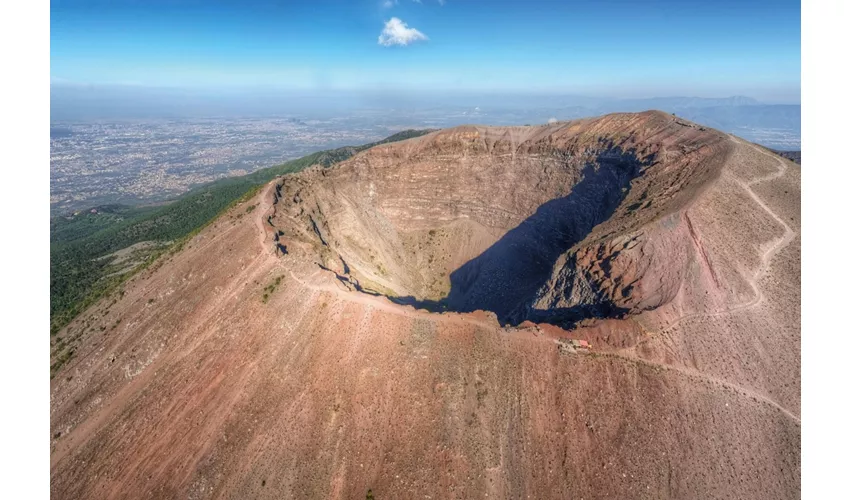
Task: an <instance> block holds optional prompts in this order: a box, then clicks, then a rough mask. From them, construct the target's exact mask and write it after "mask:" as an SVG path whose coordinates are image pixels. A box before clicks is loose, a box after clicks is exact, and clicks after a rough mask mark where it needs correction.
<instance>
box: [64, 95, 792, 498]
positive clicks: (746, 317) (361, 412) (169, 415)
mask: <svg viewBox="0 0 850 500" xmlns="http://www.w3.org/2000/svg"><path fill="white" fill-rule="evenodd" d="M799 221H800V169H799V166H798V165H795V164H793V163H791V162H789V161H788V160H785V159H783V158H781V157H779V156H777V155H775V154H773V153H772V152H770V151H768V150H766V149H763V148H761V147H759V146H756V145H753V144H750V143H747V142H745V141H743V140H740V139H738V138H736V137H733V136H730V135H727V134H724V133H721V132H718V131H716V130H713V129H710V128H706V127H703V126H701V125H698V124H695V123H692V122H689V121H685V120H682V119H680V118H677V117H675V116H671V115H668V114H666V113H662V112H657V111H648V112H643V113H622V114H612V115H606V116H602V117H599V118H592V119H583V120H576V121H570V122H563V123H556V124H552V125H548V126H539V127H482V126H472V125H469V126H462V127H456V128H452V129H447V130H441V131H436V132H432V133H430V134H427V135H424V136H421V137H417V138H413V139H408V140H405V141H401V142H397V143H391V144H384V145H378V146H375V147H373V148H371V149H368V150H366V151H363V152H361V153H358V154H357V155H355V156H354V157H352V158H351V159H349V160H346V161H344V162H342V163H339V164H336V165H334V166H332V167H330V168H325V167H323V166H321V165H317V166H314V167H311V168H309V169H307V170H305V171H303V172H301V173H298V174H293V175H288V176H284V177H281V178H278V179H276V180H275V181H273V182H272V183H270V184H268V185H267V186H266V187H265V188H264V189H262V190H261V191H260V192H259V193H258V194H257V195H256V196H255V197H254V198H252V199H250V200H249V201H247V202H245V203H243V204H241V205H239V206H236V207H234V208H233V209H231V210H230V211H229V212H227V213H226V214H224V215H223V216H221V217H219V218H218V219H217V220H216V221H215V222H214V223H213V224H210V225H209V226H208V227H206V228H205V229H204V230H202V231H201V232H200V233H199V234H198V235H197V236H195V237H194V238H193V239H192V240H191V241H189V242H188V243H187V244H186V245H185V246H184V248H183V249H182V250H181V251H180V252H179V253H176V254H173V255H171V256H169V257H167V258H163V259H161V260H160V261H159V262H157V264H155V265H154V266H152V267H151V268H150V269H149V270H147V271H145V272H143V273H141V274H139V275H137V276H135V277H134V278H132V279H131V280H130V281H129V282H128V283H127V284H126V285H125V287H124V288H123V290H122V292H121V293H116V294H115V295H114V296H112V297H106V298H104V299H103V300H101V301H100V302H99V303H97V304H95V305H94V306H93V307H91V308H90V309H89V310H88V311H87V312H86V313H84V314H82V315H81V316H80V317H78V318H77V319H76V320H74V321H73V322H72V323H71V324H69V325H68V326H67V327H65V328H64V329H63V330H62V331H61V332H60V333H59V336H60V337H61V338H62V339H65V340H66V341H67V342H74V343H75V344H74V345H75V349H76V356H75V357H74V358H73V359H72V360H71V361H69V362H68V363H67V364H65V365H64V366H63V367H62V368H61V370H60V371H59V372H58V373H57V374H56V376H55V378H54V379H53V380H52V382H51V436H52V438H53V441H52V453H51V494H52V496H54V497H55V498H150V497H154V498H175V497H179V498H290V497H296V496H298V497H302V496H303V497H309V498H362V497H364V496H365V495H366V494H367V492H369V491H371V492H372V494H373V495H374V497H375V498H413V497H423V496H424V497H426V498H427V497H430V498H469V497H474V498H479V497H484V496H485V494H486V495H487V496H488V498H529V497H530V498H580V497H584V498H601V497H608V498H642V497H646V498H708V497H712V498H714V497H717V498H720V497H723V498H728V497H733V498H764V499H775V498H788V497H796V496H799V494H800V417H799V415H800V327H799V325H800V295H799V293H800V237H799V234H800V222H799Z"/></svg>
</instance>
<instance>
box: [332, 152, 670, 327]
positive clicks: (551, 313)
mask: <svg viewBox="0 0 850 500" xmlns="http://www.w3.org/2000/svg"><path fill="white" fill-rule="evenodd" d="M653 161H654V158H653V157H652V156H650V157H648V158H646V159H644V160H640V159H639V158H638V157H637V155H636V154H635V152H634V151H624V150H622V149H620V148H619V147H610V146H609V147H607V148H606V149H604V150H603V151H601V152H600V153H599V154H598V155H597V156H596V157H595V159H594V161H591V162H588V163H587V164H586V165H585V166H584V167H583V169H582V178H581V180H580V181H579V182H578V183H577V184H575V185H574V186H573V187H572V189H571V190H570V192H569V194H567V195H566V196H564V197H561V198H557V199H553V200H550V201H548V202H546V203H544V204H542V205H541V206H540V207H538V209H537V210H536V211H535V213H534V214H533V215H531V216H530V217H528V218H527V219H525V220H524V221H522V222H521V223H520V224H519V225H518V226H517V227H515V228H513V229H511V230H510V231H508V232H507V233H506V234H505V235H504V236H503V237H502V238H500V239H499V240H498V241H497V242H496V243H494V244H493V245H492V246H491V247H489V248H488V249H487V250H485V251H484V252H483V253H481V254H480V255H479V256H478V257H475V258H474V259H472V260H470V261H468V262H467V263H465V264H464V265H462V266H461V267H460V268H458V269H457V270H455V271H454V272H452V273H451V275H450V277H449V280H450V289H449V293H448V295H447V296H446V297H445V298H443V299H441V300H428V299H425V300H421V299H417V298H415V297H411V296H406V297H393V296H386V297H387V298H388V299H389V300H390V301H392V302H394V303H396V304H401V305H410V306H413V307H415V308H417V309H424V310H427V311H431V312H448V311H453V312H472V311H476V310H479V309H480V310H485V311H492V312H493V313H495V314H496V316H497V317H498V319H499V323H501V324H502V325H506V324H518V323H521V322H522V321H524V320H532V321H535V322H549V323H553V324H560V325H565V326H569V325H572V324H574V323H576V322H578V321H581V320H582V319H586V318H611V317H623V316H624V315H625V314H626V313H627V312H628V311H627V310H626V309H622V308H618V307H615V306H613V305H606V304H581V305H577V306H574V307H568V308H559V309H550V310H535V309H533V308H532V304H533V302H534V300H535V298H536V297H537V293H538V291H539V290H540V289H541V288H542V287H543V286H544V285H545V284H546V281H547V280H548V279H549V278H550V276H551V275H552V271H553V267H554V265H555V263H556V261H557V259H558V258H559V257H560V256H561V255H562V254H564V253H565V252H567V251H568V250H569V249H570V248H571V247H572V246H573V245H575V244H576V243H578V242H580V241H581V240H583V239H584V238H585V237H586V236H587V235H588V234H589V233H590V232H591V231H592V230H593V228H594V227H595V226H596V225H598V224H599V223H601V222H604V221H605V220H607V219H608V218H609V217H611V215H612V214H613V213H614V211H615V210H616V209H617V207H618V206H619V205H620V203H622V201H623V200H624V199H625V197H626V196H627V195H628V193H629V190H630V188H631V182H632V180H633V179H634V178H636V177H637V176H639V175H640V173H641V171H642V169H643V168H644V167H646V166H648V165H650V164H651V163H652V162H653ZM346 267H347V266H346ZM337 278H338V279H341V280H345V282H347V283H349V284H352V285H354V286H355V289H357V290H358V291H361V292H364V293H369V294H371V295H381V294H379V293H377V292H374V291H372V290H364V289H362V288H361V287H360V286H359V284H356V283H354V282H352V280H351V279H350V278H347V277H345V276H340V275H337Z"/></svg>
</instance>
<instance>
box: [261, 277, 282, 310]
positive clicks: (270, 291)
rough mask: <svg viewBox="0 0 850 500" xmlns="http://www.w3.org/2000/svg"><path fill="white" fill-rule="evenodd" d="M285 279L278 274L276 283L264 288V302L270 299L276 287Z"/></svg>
mask: <svg viewBox="0 0 850 500" xmlns="http://www.w3.org/2000/svg"><path fill="white" fill-rule="evenodd" d="M282 279H283V276H282V275H281V276H278V277H277V278H275V279H274V283H272V284H271V285H269V286H267V287H265V288H263V304H265V303H266V302H268V301H269V297H270V296H271V294H273V293H274V291H275V289H276V288H277V287H278V286H280V281H281V280H282Z"/></svg>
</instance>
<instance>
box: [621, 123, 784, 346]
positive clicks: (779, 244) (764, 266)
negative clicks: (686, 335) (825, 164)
mask: <svg viewBox="0 0 850 500" xmlns="http://www.w3.org/2000/svg"><path fill="white" fill-rule="evenodd" d="M729 137H730V138H731V139H732V141H734V142H735V143H736V144H738V145H741V142H740V141H739V140H738V139H737V138H735V137H734V136H729ZM747 146H748V147H751V148H753V149H754V150H756V151H758V152H759V153H761V154H763V155H765V156H767V157H769V158H773V159H775V160H776V162H777V165H778V166H779V168H778V169H777V171H776V172H773V173H771V174H768V175H765V176H763V177H758V178H756V179H753V180H751V181H749V182H745V181H743V180H742V179H740V178H738V177H735V176H732V178H733V179H734V180H735V182H737V183H738V184H739V185H740V186H741V188H743V189H744V190H745V191H746V192H747V193H748V194H749V195H750V197H752V199H753V200H754V201H755V202H756V203H758V205H759V206H760V207H761V208H762V209H763V210H764V211H765V212H767V213H768V214H769V215H770V216H771V217H773V218H774V220H776V222H778V223H779V224H780V225H781V226H782V227H783V228H784V229H785V231H784V233H783V235H782V236H781V237H779V238H777V239H776V240H774V241H773V243H772V244H771V245H770V247H769V248H768V249H767V250H765V252H764V253H763V254H762V256H761V265H759V267H758V268H757V269H756V272H755V273H753V275H752V276H751V277H749V278H747V282H748V283H749V285H750V287H751V288H752V289H753V292H754V293H755V297H753V299H752V300H748V301H746V302H743V303H741V304H737V305H734V306H732V307H729V308H727V309H723V310H720V311H715V312H710V313H704V312H699V313H690V314H685V315H683V316H680V317H678V318H676V319H675V320H673V321H672V322H671V323H669V324H668V325H667V326H665V327H664V328H663V329H662V330H661V331H659V332H658V333H657V334H654V335H653V334H651V335H650V337H649V338H646V339H644V340H642V341H640V342H638V343H637V344H635V345H634V346H632V347H629V348H628V349H633V348H635V347H637V346H639V345H641V344H643V343H644V342H647V341H649V340H651V339H652V338H655V337H657V336H663V335H666V334H667V333H669V332H670V331H671V330H672V329H673V328H674V327H676V326H677V325H679V324H680V323H682V322H683V321H686V320H689V319H697V318H698V319H709V318H716V317H719V316H726V315H729V314H732V313H735V312H738V311H743V310H746V309H752V308H754V307H756V306H758V305H759V304H761V302H762V300H763V299H764V295H763V294H762V291H761V288H759V286H758V280H759V279H760V278H761V277H762V275H764V273H765V272H766V271H767V270H768V268H770V263H771V260H772V259H773V257H774V256H775V255H776V253H777V252H779V251H780V250H782V249H783V248H785V247H786V246H788V245H789V244H790V243H791V242H792V241H793V240H794V238H795V237H796V236H797V233H796V232H795V231H794V230H793V229H791V227H790V226H788V224H787V223H786V222H785V221H784V220H782V218H781V217H779V216H778V215H777V214H776V213H775V212H774V211H773V210H772V209H771V208H770V207H769V206H768V205H767V204H766V203H765V202H764V201H763V200H762V199H761V198H759V196H758V195H757V194H756V193H755V192H754V191H753V190H752V186H754V185H756V184H761V183H762V182H769V181H772V180H774V179H778V178H780V177H782V176H783V175H785V172H786V171H787V169H788V166H787V165H785V163H784V162H783V161H782V160H781V159H779V158H774V157H772V156H771V155H770V154H769V153H766V152H765V151H762V150H761V149H759V148H757V147H756V146H753V145H747ZM730 175H731V174H730Z"/></svg>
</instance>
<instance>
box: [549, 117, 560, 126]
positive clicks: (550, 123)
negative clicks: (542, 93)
mask: <svg viewBox="0 0 850 500" xmlns="http://www.w3.org/2000/svg"><path fill="white" fill-rule="evenodd" d="M555 123H558V119H557V118H549V125H552V124H555Z"/></svg>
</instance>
